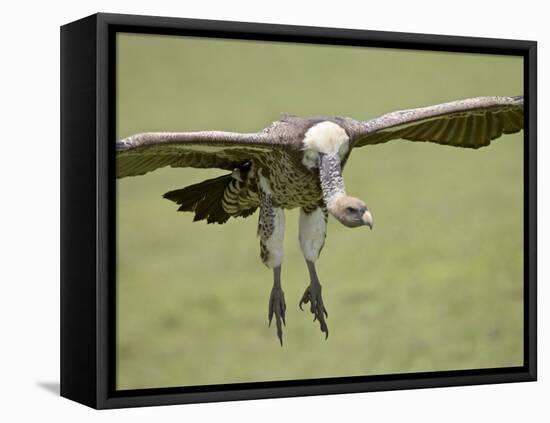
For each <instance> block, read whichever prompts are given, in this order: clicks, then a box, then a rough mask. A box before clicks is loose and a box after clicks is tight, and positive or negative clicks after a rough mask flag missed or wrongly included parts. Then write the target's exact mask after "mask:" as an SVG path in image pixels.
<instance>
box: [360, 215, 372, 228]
mask: <svg viewBox="0 0 550 423" xmlns="http://www.w3.org/2000/svg"><path fill="white" fill-rule="evenodd" d="M362 219H363V223H364V224H365V225H367V226H368V227H369V228H371V229H372V226H373V225H374V223H373V221H372V214H370V211H368V210H367V211H365V213H363V218H362Z"/></svg>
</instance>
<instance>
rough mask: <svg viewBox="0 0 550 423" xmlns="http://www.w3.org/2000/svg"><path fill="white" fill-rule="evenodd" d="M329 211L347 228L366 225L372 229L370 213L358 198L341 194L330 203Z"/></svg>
mask: <svg viewBox="0 0 550 423" xmlns="http://www.w3.org/2000/svg"><path fill="white" fill-rule="evenodd" d="M331 206H332V207H331V208H330V213H331V214H332V215H333V216H334V217H335V218H336V219H338V221H339V222H340V223H341V224H342V225H344V226H347V227H348V228H356V227H358V226H365V225H367V226H368V227H369V228H371V229H372V226H373V220H372V214H371V213H370V212H369V210H368V209H367V206H366V205H365V203H364V202H363V201H362V200H360V199H359V198H355V197H350V196H349V195H342V196H341V197H339V198H337V199H336V200H334V203H333V204H331Z"/></svg>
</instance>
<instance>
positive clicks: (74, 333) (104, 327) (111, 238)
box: [61, 13, 537, 409]
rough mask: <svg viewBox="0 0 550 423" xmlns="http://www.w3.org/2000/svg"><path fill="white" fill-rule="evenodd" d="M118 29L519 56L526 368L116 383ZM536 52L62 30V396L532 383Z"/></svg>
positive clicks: (380, 37)
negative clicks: (118, 386) (121, 387)
mask: <svg viewBox="0 0 550 423" xmlns="http://www.w3.org/2000/svg"><path fill="white" fill-rule="evenodd" d="M117 32H139V33H148V34H169V35H193V36H199V37H200V36H207V37H215V38H231V39H246V40H269V41H286V42H301V43H315V44H331V45H347V46H370V47H384V48H399V49H416V50H434V51H451V52H475V53H486V54H503V55H516V56H521V57H523V58H524V96H525V122H526V125H525V131H524V193H525V195H524V365H523V366H521V367H509V368H495V369H477V370H457V371H441V372H427V373H411V374H396V375H379V376H356V377H342V378H331V379H309V380H296V381H283V382H255V383H235V384H227V385H209V386H199V387H182V388H155V389H138V390H125V391H116V390H115V384H114V375H115V368H114V366H115V358H116V357H115V353H116V351H115V339H116V338H115V336H116V334H115V330H116V327H115V324H114V313H115V306H116V304H115V298H116V297H115V296H116V284H115V272H116V268H115V225H116V221H115V190H114V181H115V176H114V175H115V173H114V161H115V148H114V140H115V85H114V84H115V78H114V75H115V74H114V72H115V57H116V56H115V54H116V51H115V34H116V33H117ZM536 55H537V45H536V42H534V41H518V40H505V39H488V38H472V37H456V36H441V35H427V34H409V33H396V32H379V31H364V30H348V29H335V28H317V27H302V26H286V25H271V24H257V23H242V22H224V21H210V20H195V19H179V18H165V17H151V16H133V15H118V14H103V13H99V14H95V15H92V16H89V17H86V18H83V19H81V20H78V21H75V22H72V23H69V24H67V25H65V26H63V27H61V395H62V396H64V397H66V398H69V399H72V400H74V401H77V402H80V403H82V404H85V405H88V406H90V407H94V408H98V409H103V408H118V407H133V406H149V405H165V404H182V403H196V402H209V401H229V400H242V399H257V398H275V397H291V396H304V395H321V394H336V393H351V392H368V391H379V390H398V389H413V388H429V387H441V386H457V385H474V384H488V383H503V382H522V381H534V380H536V377H537V376H536V375H537V348H536V346H537V344H536V328H537V322H536V305H537V304H536V290H537V286H536V246H537V242H536V237H537V234H536V229H537V224H536V222H537V220H536V209H537V207H536V174H537V171H536V149H537V148H536V107H537V99H536V94H537V93H536V68H537V66H536V60H537V59H536Z"/></svg>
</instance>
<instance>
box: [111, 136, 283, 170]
mask: <svg viewBox="0 0 550 423" xmlns="http://www.w3.org/2000/svg"><path fill="white" fill-rule="evenodd" d="M283 145H284V144H283V143H282V142H280V141H277V140H276V139H275V138H274V137H273V135H272V134H271V133H270V132H269V131H268V130H264V131H263V132H258V133H249V134H241V133H236V132H223V131H203V132H144V133H140V134H136V135H132V136H130V137H128V138H125V139H123V140H121V141H119V142H117V144H116V148H117V160H116V166H117V178H124V177H126V176H136V175H144V174H145V173H147V172H151V171H153V170H155V169H159V168H161V167H165V166H171V167H195V168H219V169H226V170H233V169H234V168H235V167H237V166H238V165H239V164H241V163H242V162H244V161H246V160H250V159H251V158H253V157H254V156H257V155H262V154H269V153H270V152H271V151H273V149H274V148H277V147H281V146H283Z"/></svg>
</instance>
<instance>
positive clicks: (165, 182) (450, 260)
mask: <svg viewBox="0 0 550 423" xmlns="http://www.w3.org/2000/svg"><path fill="white" fill-rule="evenodd" d="M117 42H118V44H117V48H118V55H117V88H118V92H117V107H118V114H117V124H118V127H117V136H118V137H119V138H122V137H125V136H128V135H131V134H132V133H136V132H140V131H169V130H170V131H177V130H181V131H189V130H206V129H220V130H232V131H256V130H259V129H261V128H263V127H265V126H267V125H269V124H270V123H271V122H272V121H274V120H277V119H278V118H279V116H280V113H281V112H290V113H295V114H298V115H301V116H312V115H344V116H351V117H354V118H357V119H367V118H371V117H375V116H377V115H380V114H382V113H386V112H389V111H392V110H397V109H406V108H412V107H419V106H424V105H430V104H435V103H439V102H444V101H450V100H454V99H458V98H465V97H471V96H483V95H517V94H521V93H522V60H521V59H520V58H516V57H506V56H492V55H475V54H456V53H441V52H420V51H403V50H391V49H366V48H354V47H353V48H352V47H346V48H344V47H332V46H313V45H297V44H290V45H284V44H278V43H260V42H245V41H227V40H214V39H200V38H189V37H167V36H151V35H135V34H121V35H119V36H118V41H117ZM522 166H523V156H522V134H516V135H511V136H505V137H504V138H501V139H499V140H497V141H495V142H493V144H492V145H491V146H490V147H487V148H483V149H481V150H478V151H475V150H464V149H460V148H451V147H443V146H439V145H431V144H428V143H412V142H409V141H393V142H390V143H387V144H383V145H378V146H371V147H365V148H362V149H359V150H356V151H354V152H353V154H352V156H351V159H350V160H349V162H348V165H347V167H346V170H345V174H344V176H345V182H346V186H347V191H348V193H350V194H351V195H354V196H357V197H360V198H362V199H363V200H365V201H366V203H367V204H368V206H369V208H370V209H371V210H372V212H373V215H374V219H375V226H374V230H373V231H369V230H368V229H354V230H352V229H347V228H345V227H343V226H342V225H340V224H338V223H337V222H336V221H335V220H334V219H332V218H330V220H329V228H328V238H327V243H326V245H325V249H324V250H323V253H322V256H321V259H320V260H319V261H318V271H319V275H320V279H321V282H322V284H323V288H324V289H323V295H324V299H325V303H326V306H327V309H328V312H329V318H328V325H329V330H330V336H329V339H328V341H325V340H324V337H323V336H322V334H321V332H320V331H319V327H318V324H317V323H315V324H314V323H312V316H311V314H310V313H309V311H304V312H301V311H300V310H299V309H298V306H297V304H298V300H299V298H300V297H301V295H302V293H303V291H304V289H305V287H306V285H307V283H308V281H309V280H308V274H307V269H306V267H305V264H304V261H303V259H302V256H301V253H300V249H299V245H298V240H297V238H298V227H297V222H298V211H297V210H291V211H288V212H287V227H286V239H285V261H284V264H283V273H282V283H283V289H284V290H285V294H286V301H287V306H288V309H287V327H286V328H285V332H284V340H285V345H284V347H283V348H281V347H280V346H279V343H278V340H277V338H276V336H275V332H274V328H273V327H272V328H268V327H267V301H268V297H269V292H270V289H271V283H272V276H271V271H269V270H268V269H267V268H265V267H264V266H263V265H262V264H261V262H260V260H259V245H258V240H257V238H256V223H257V215H254V216H252V217H250V218H248V219H246V220H243V219H232V220H231V221H230V222H229V223H228V224H226V225H223V226H220V225H206V224H205V223H204V222H200V223H192V215H191V214H188V213H176V207H175V205H174V204H173V203H171V202H169V201H167V200H164V199H162V197H161V196H162V194H163V193H165V192H166V191H169V190H172V189H176V188H182V187H184V186H186V185H188V184H191V183H195V182H199V181H201V180H203V179H206V178H209V177H213V176H216V175H219V174H221V173H222V171H218V170H197V169H161V170H158V171H156V172H154V173H151V174H148V175H146V176H141V177H135V178H127V179H123V180H119V181H118V182H117V196H118V202H117V212H118V225H117V231H118V232H117V314H118V315H117V387H118V388H119V389H131V388H150V387H169V386H188V385H205V384H219V383H232V382H253V381H268V380H288V379H302V378H325V377H335V376H355V375H373V374H376V375H378V374H388V373H403V372H423V371H437V370H449V369H474V368H489V367H501V366H518V365H522V362H523V349H522V337H523V320H522V315H523V309H522V302H523V297H522V295H523V294H522V293H523V288H522V287H523V273H522V267H523V259H522V249H523V245H522V242H523V241H522V237H523V232H522V219H523V215H522V201H523V198H522V195H523V191H522V184H523V179H522V172H523V169H522Z"/></svg>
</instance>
